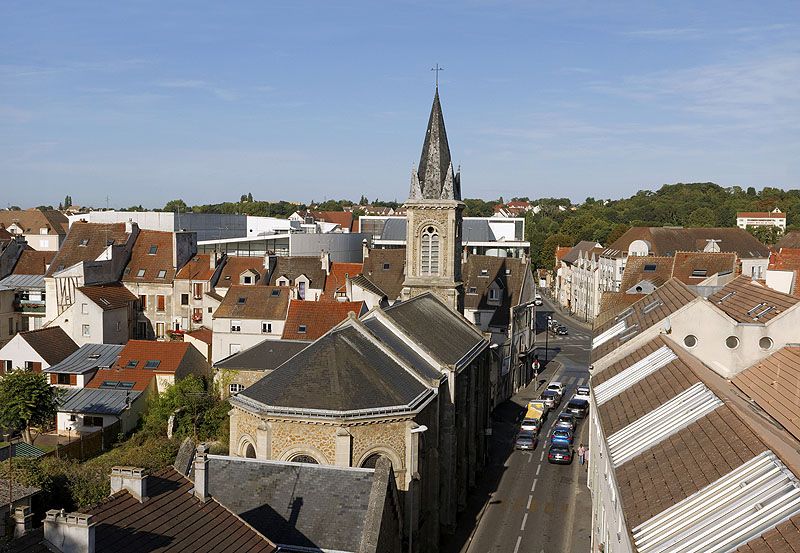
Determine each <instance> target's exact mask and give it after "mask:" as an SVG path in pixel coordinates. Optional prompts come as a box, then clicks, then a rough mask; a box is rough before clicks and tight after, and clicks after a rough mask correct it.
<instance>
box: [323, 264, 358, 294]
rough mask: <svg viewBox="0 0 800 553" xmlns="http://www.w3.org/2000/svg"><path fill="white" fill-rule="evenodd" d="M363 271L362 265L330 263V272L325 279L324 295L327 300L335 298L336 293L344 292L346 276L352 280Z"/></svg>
mask: <svg viewBox="0 0 800 553" xmlns="http://www.w3.org/2000/svg"><path fill="white" fill-rule="evenodd" d="M363 269H364V264H363V263H340V262H337V261H334V262H332V263H331V272H330V274H329V275H328V277H327V278H326V279H325V292H324V295H325V296H326V297H328V298H335V297H336V292H340V291H344V289H345V284H346V278H347V276H349V277H350V278H353V277H354V276H357V275H360V274H361V271H362V270H363Z"/></svg>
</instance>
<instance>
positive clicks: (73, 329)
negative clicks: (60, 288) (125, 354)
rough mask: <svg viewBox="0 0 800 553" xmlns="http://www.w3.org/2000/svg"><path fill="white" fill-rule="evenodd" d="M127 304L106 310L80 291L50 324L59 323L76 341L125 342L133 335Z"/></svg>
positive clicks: (80, 343) (79, 343)
mask: <svg viewBox="0 0 800 553" xmlns="http://www.w3.org/2000/svg"><path fill="white" fill-rule="evenodd" d="M129 321H130V319H129V313H128V308H127V307H119V308H117V309H107V310H104V309H103V308H101V307H100V306H99V305H97V304H96V303H94V302H93V301H92V300H90V299H89V298H88V297H87V296H86V295H84V294H83V293H82V292H81V291H80V290H78V289H75V301H74V303H73V304H72V305H70V306H69V307H68V308H67V309H66V310H65V311H64V312H63V313H61V315H59V316H58V317H57V318H56V319H55V320H54V321H52V322H51V323H49V326H52V325H58V326H60V327H61V328H63V329H64V332H66V333H67V335H69V337H70V338H72V339H73V340H74V341H75V343H76V344H78V345H79V346H82V345H84V344H125V343H126V342H127V341H128V338H129V337H130V329H129V328H128V324H129Z"/></svg>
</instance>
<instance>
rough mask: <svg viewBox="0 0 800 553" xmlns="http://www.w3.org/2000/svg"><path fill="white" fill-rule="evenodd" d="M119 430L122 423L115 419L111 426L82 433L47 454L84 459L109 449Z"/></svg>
mask: <svg viewBox="0 0 800 553" xmlns="http://www.w3.org/2000/svg"><path fill="white" fill-rule="evenodd" d="M121 430H122V425H121V424H120V422H119V421H116V422H115V423H114V424H112V425H111V426H106V427H105V428H102V429H101V430H98V431H96V432H92V433H91V434H83V435H82V436H80V437H79V438H78V439H77V440H74V441H71V442H70V443H68V444H65V445H59V446H57V447H56V448H55V449H54V450H53V451H50V452H48V453H47V455H50V456H52V457H59V458H61V457H63V458H66V459H75V460H78V461H85V460H86V459H89V458H91V457H94V456H95V455H98V454H100V453H102V452H103V451H106V450H108V449H111V446H112V445H114V443H115V442H116V441H117V436H119V433H120V432H121Z"/></svg>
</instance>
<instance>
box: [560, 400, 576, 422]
mask: <svg viewBox="0 0 800 553" xmlns="http://www.w3.org/2000/svg"><path fill="white" fill-rule="evenodd" d="M570 403H572V402H571V401H570ZM561 417H564V418H567V419H574V418H575V415H573V414H572V413H567V412H566V411H561V412H560V413H559V414H558V418H559V419H560V418H561Z"/></svg>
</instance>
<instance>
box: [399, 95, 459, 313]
mask: <svg viewBox="0 0 800 553" xmlns="http://www.w3.org/2000/svg"><path fill="white" fill-rule="evenodd" d="M403 207H404V208H405V209H406V219H407V223H406V274H405V281H404V282H403V290H402V294H401V297H402V299H404V300H405V299H408V298H412V297H414V296H417V295H419V294H422V293H423V292H428V291H431V292H433V293H435V294H436V295H438V296H439V297H440V298H442V299H443V300H444V301H445V302H446V303H447V304H448V305H450V306H451V307H452V308H453V309H455V310H457V311H460V312H461V313H463V312H464V285H463V283H462V282H461V221H462V217H463V215H462V214H463V212H464V203H463V202H462V201H461V173H460V172H454V171H453V163H452V161H451V159H450V146H449V145H448V144H447V132H446V131H445V128H444V116H443V115H442V105H441V102H440V101H439V87H438V86H437V87H436V94H435V96H434V97H433V107H432V108H431V116H430V119H428V129H427V130H426V132H425V142H424V143H423V145H422V156H421V157H420V160H419V168H418V169H415V170H413V171H412V173H411V191H410V192H409V197H408V200H406V202H405V204H404V205H403Z"/></svg>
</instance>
